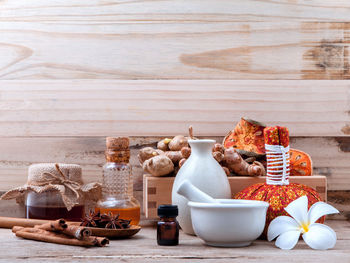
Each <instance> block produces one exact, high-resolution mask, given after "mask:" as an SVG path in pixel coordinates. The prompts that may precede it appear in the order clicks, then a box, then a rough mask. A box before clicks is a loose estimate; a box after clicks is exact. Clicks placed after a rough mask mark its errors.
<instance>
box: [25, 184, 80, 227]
mask: <svg viewBox="0 0 350 263" xmlns="http://www.w3.org/2000/svg"><path fill="white" fill-rule="evenodd" d="M25 214H26V218H35V219H47V220H55V219H59V218H64V219H66V220H68V221H80V220H81V219H82V218H83V216H84V205H83V204H77V205H75V206H73V207H72V209H70V210H68V209H67V207H66V206H65V204H64V203H63V200H62V197H61V195H60V194H59V193H58V192H57V191H51V190H50V191H46V192H42V193H35V192H33V191H29V192H28V193H27V194H26V198H25Z"/></svg>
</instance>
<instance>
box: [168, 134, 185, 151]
mask: <svg viewBox="0 0 350 263" xmlns="http://www.w3.org/2000/svg"><path fill="white" fill-rule="evenodd" d="M168 147H169V149H170V150H171V151H180V150H181V149H182V148H183V147H188V142H187V139H186V138H185V136H182V135H177V136H175V137H174V138H173V139H172V140H171V141H170V142H169V143H168Z"/></svg>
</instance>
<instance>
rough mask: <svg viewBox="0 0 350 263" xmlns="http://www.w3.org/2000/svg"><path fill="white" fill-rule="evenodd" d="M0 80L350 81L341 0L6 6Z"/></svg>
mask: <svg viewBox="0 0 350 263" xmlns="http://www.w3.org/2000/svg"><path fill="white" fill-rule="evenodd" d="M0 14H1V16H0V22H1V25H0V35H1V38H0V55H1V58H2V59H1V61H0V79H80V78H88V79H95V78H98V79H106V78H109V79H113V78H116V79H178V78H181V79H349V78H350V70H349V45H350V3H349V2H348V1H345V0H336V1H333V0H323V1H321V0H312V1H307V0H302V1H289V0H277V1H269V0H259V1H255V0H247V1H243V2H242V1H225V0H191V1H186V0H163V1H151V0H148V1H147V0H146V1H141V0H136V1H119V0H111V1H107V2H106V1H96V0H76V1H74V3H73V2H72V1H68V0H62V1H59V2H56V1H43V0H36V1H35V0H26V1H23V0H22V1H3V2H1V4H0Z"/></svg>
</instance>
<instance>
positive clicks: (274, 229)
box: [267, 216, 299, 241]
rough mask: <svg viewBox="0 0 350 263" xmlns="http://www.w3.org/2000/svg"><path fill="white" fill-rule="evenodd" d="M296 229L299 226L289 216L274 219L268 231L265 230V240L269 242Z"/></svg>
mask: <svg viewBox="0 0 350 263" xmlns="http://www.w3.org/2000/svg"><path fill="white" fill-rule="evenodd" d="M298 229H299V225H298V223H297V221H295V220H294V219H293V218H291V217H290V216H279V217H276V218H275V219H274V220H272V221H271V223H270V225H269V229H268V230H267V240H269V241H271V240H273V239H275V238H276V237H277V236H279V235H281V234H283V233H285V232H288V231H291V230H298Z"/></svg>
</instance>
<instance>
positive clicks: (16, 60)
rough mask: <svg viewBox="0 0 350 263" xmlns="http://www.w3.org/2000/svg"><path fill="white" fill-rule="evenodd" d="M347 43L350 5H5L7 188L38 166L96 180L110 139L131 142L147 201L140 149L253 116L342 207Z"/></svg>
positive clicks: (36, 1)
mask: <svg viewBox="0 0 350 263" xmlns="http://www.w3.org/2000/svg"><path fill="white" fill-rule="evenodd" d="M349 45H350V2H349V1H346V0H300V1H298V0H295V1H294V0H292V1H291V0H276V1H267V0H259V1H256V0H246V1H224V0H168V1H166V0H159V1H147V0H146V1H137V0H136V1H128V0H126V1H121V0H110V1H96V0H84V1H83V0H76V1H68V0H61V1H43V0H17V1H2V2H1V3H0V57H1V59H0V190H1V191H4V190H7V189H9V188H10V187H13V186H15V185H20V184H22V183H24V181H25V177H26V169H27V167H28V165H30V164H31V163H36V162H54V161H57V162H73V163H79V164H81V165H83V169H84V176H85V178H86V181H92V180H99V179H100V176H101V166H102V164H103V150H104V137H105V136H107V135H130V136H132V153H133V156H132V163H133V164H134V165H135V190H136V191H141V189H142V187H141V184H142V181H141V174H142V171H141V168H140V167H139V166H138V164H137V160H136V156H135V155H136V153H137V150H138V149H139V148H140V147H142V146H144V145H152V144H154V142H156V140H158V139H159V138H160V137H161V136H171V135H176V134H178V133H179V134H183V133H186V131H187V127H188V125H189V124H193V125H194V127H195V132H196V134H198V135H200V136H205V137H208V136H210V137H214V138H217V139H218V140H221V139H222V137H223V136H224V135H225V134H226V133H227V132H228V131H229V130H230V129H232V128H233V127H234V125H235V123H236V122H237V121H238V120H239V118H240V116H248V117H250V118H253V119H257V120H260V121H262V122H265V123H267V124H271V125H272V124H280V125H287V126H288V127H289V128H290V130H291V135H292V147H294V148H299V149H302V150H305V151H307V152H309V153H310V154H311V156H312V158H313V160H314V165H315V172H316V173H318V174H323V175H326V176H327V177H328V180H329V189H330V190H331V191H333V192H332V193H330V195H331V196H333V197H334V200H336V202H337V203H338V204H340V205H344V204H347V203H346V202H348V201H346V200H350V195H349V192H350V173H349V168H350V164H349V162H348V160H349V157H350V137H349V135H350V117H349V112H350V108H349V105H350V104H349V96H350V93H349V91H350V80H349V79H350V61H349V60H350V59H349ZM334 191H336V192H334ZM138 196H141V195H140V193H139V192H138ZM344 206H345V205H344ZM349 215H350V213H349ZM349 217H350V216H349Z"/></svg>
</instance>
